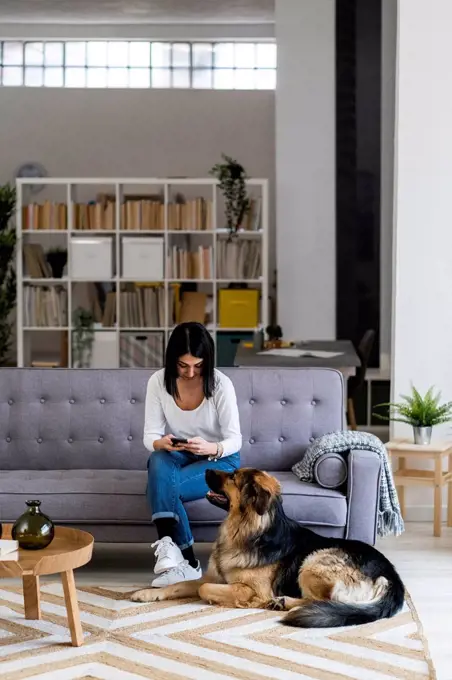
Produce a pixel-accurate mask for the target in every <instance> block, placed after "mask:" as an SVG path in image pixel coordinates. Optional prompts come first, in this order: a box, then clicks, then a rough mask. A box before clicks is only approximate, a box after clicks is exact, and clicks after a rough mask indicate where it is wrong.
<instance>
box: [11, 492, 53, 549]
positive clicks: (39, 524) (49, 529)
mask: <svg viewBox="0 0 452 680" xmlns="http://www.w3.org/2000/svg"><path fill="white" fill-rule="evenodd" d="M26 503H27V506H28V507H27V509H26V510H25V512H24V514H23V515H21V516H20V517H19V519H17V520H16V521H15V523H14V526H13V528H12V530H11V538H13V539H14V540H15V541H18V542H19V547H20V548H23V549H24V550H42V548H46V547H47V546H48V545H49V544H50V543H51V542H52V541H53V537H54V535H55V526H54V524H53V522H52V520H51V519H50V518H49V517H47V515H44V513H43V512H41V510H40V507H39V506H40V505H41V501H26Z"/></svg>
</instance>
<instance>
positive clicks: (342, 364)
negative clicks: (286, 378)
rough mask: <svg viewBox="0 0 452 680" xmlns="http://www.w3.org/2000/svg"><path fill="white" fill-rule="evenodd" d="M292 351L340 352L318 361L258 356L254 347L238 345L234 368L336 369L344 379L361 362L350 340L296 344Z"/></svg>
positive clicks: (353, 372) (352, 373)
mask: <svg viewBox="0 0 452 680" xmlns="http://www.w3.org/2000/svg"><path fill="white" fill-rule="evenodd" d="M294 349H301V350H305V351H309V350H312V351H316V350H318V351H322V352H340V353H341V354H340V355H339V356H337V357H330V358H328V359H318V358H317V357H284V356H276V355H275V354H259V353H258V352H257V351H256V349H255V348H254V347H244V345H243V344H240V345H239V347H238V349H237V354H236V356H235V360H234V365H235V366H246V367H247V368H248V367H264V366H271V367H277V368H303V367H307V368H308V367H309V368H336V369H337V370H338V371H340V372H341V373H342V374H343V376H344V379H345V380H347V378H350V376H352V375H355V373H356V369H357V368H358V366H360V364H361V362H360V360H359V357H358V355H357V353H356V350H355V348H354V346H353V343H352V342H351V340H312V341H309V342H308V341H306V342H300V343H296V344H295V345H294Z"/></svg>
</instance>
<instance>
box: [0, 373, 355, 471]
mask: <svg viewBox="0 0 452 680" xmlns="http://www.w3.org/2000/svg"><path fill="white" fill-rule="evenodd" d="M222 370H223V372H224V373H226V374H227V375H228V376H229V377H230V378H231V380H232V381H233V383H234V386H235V389H236V393H237V399H238V404H239V412H240V421H241V429H242V435H243V447H242V452H241V462H242V465H244V466H255V467H260V468H264V469H266V470H274V471H277V470H289V469H290V468H291V466H292V465H293V464H294V463H295V462H296V461H298V460H300V458H301V457H302V456H303V453H304V451H305V450H306V447H307V446H308V445H309V443H310V442H311V441H313V440H314V438H316V437H318V436H320V435H322V434H325V433H326V432H329V431H331V430H337V429H341V428H342V427H343V413H344V404H343V380H342V375H341V374H340V373H339V372H337V371H334V370H329V369H317V368H300V369H290V368H287V369H281V368H278V369H276V368H275V369H266V368H265V369H263V368H256V369H244V368H232V369H222ZM152 372H153V371H152V370H144V369H64V368H62V369H36V368H5V369H0V470H67V469H126V470H127V469H129V470H142V469H145V466H146V461H147V457H148V452H147V451H146V449H145V448H144V446H143V424H144V401H145V396H146V385H147V381H148V379H149V377H150V375H151V374H152Z"/></svg>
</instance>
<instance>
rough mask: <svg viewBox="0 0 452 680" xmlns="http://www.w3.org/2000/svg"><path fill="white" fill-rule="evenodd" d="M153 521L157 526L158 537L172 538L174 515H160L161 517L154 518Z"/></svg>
mask: <svg viewBox="0 0 452 680" xmlns="http://www.w3.org/2000/svg"><path fill="white" fill-rule="evenodd" d="M154 523H155V526H156V527H157V534H158V537H159V539H160V538H163V537H164V536H169V537H170V538H171V540H173V532H174V525H175V524H176V520H175V519H174V517H162V518H161V519H156V520H155V522H154Z"/></svg>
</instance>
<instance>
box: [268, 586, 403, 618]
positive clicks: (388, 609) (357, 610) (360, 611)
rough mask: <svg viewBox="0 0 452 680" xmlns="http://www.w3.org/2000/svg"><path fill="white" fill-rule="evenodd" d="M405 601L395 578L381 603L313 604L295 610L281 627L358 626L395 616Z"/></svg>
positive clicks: (318, 602) (401, 587)
mask: <svg viewBox="0 0 452 680" xmlns="http://www.w3.org/2000/svg"><path fill="white" fill-rule="evenodd" d="M404 598H405V588H404V586H403V583H402V581H401V580H400V579H399V578H398V576H397V575H396V578H395V579H394V580H391V581H390V582H389V583H388V584H387V587H386V589H385V591H384V593H383V594H382V596H381V598H379V599H378V600H375V601H373V602H362V603H349V602H339V601H337V600H312V601H311V602H307V603H306V604H305V605H302V606H301V607H298V608H296V609H292V610H291V611H290V612H289V613H288V614H287V616H285V617H284V619H282V621H281V623H283V624H285V625H286V626H296V627H298V628H335V627H340V626H357V625H360V624H363V623H371V622H372V621H378V620H379V619H385V618H390V617H391V616H394V615H395V614H397V612H398V611H400V609H401V608H402V606H403V602H404Z"/></svg>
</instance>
